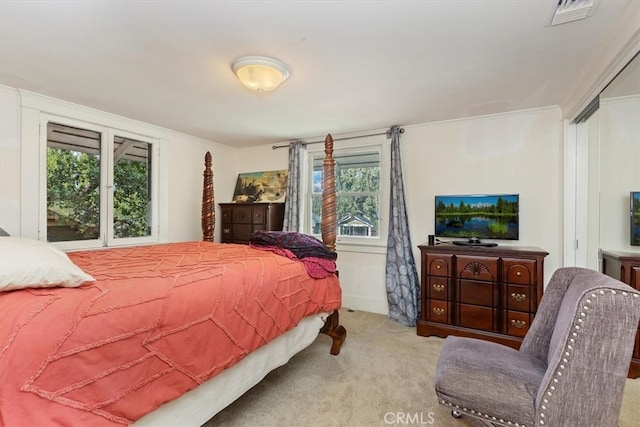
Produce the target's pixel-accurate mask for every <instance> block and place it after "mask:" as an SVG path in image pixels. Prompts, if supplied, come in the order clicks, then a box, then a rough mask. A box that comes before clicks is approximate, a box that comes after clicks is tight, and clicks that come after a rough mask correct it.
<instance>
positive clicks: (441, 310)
mask: <svg viewBox="0 0 640 427" xmlns="http://www.w3.org/2000/svg"><path fill="white" fill-rule="evenodd" d="M432 311H433V314H435V315H436V316H442V315H443V314H444V308H440V307H433V310H432Z"/></svg>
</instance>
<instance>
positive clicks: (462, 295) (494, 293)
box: [457, 279, 500, 307]
mask: <svg viewBox="0 0 640 427" xmlns="http://www.w3.org/2000/svg"><path fill="white" fill-rule="evenodd" d="M498 295H499V289H498V284H496V283H493V282H483V281H475V280H463V279H460V280H459V281H458V292H457V300H458V302H460V303H462V304H473V305H483V306H486V307H497V306H498V305H499V303H500V299H499V297H498Z"/></svg>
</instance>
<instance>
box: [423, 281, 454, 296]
mask: <svg viewBox="0 0 640 427" xmlns="http://www.w3.org/2000/svg"><path fill="white" fill-rule="evenodd" d="M426 291H427V295H426V297H427V298H433V299H439V300H450V299H452V297H453V296H452V295H451V291H452V289H451V279H450V278H448V277H440V276H427V287H426Z"/></svg>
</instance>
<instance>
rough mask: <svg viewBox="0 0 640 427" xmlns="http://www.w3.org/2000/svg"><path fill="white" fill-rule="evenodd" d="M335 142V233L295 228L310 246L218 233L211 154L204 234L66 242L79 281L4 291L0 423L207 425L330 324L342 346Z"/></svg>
mask: <svg viewBox="0 0 640 427" xmlns="http://www.w3.org/2000/svg"><path fill="white" fill-rule="evenodd" d="M332 151H333V140H332V138H331V135H327V138H326V140H325V154H326V158H325V164H324V169H325V170H324V177H325V178H324V179H325V180H324V190H323V191H324V192H323V215H322V234H323V241H324V245H319V244H315V243H314V242H313V239H307V237H308V236H297V235H296V236H295V237H301V238H302V240H304V241H308V242H307V243H310V246H309V247H305V250H307V249H309V248H311V250H312V251H314V252H312V254H313V256H308V257H306V258H305V256H303V255H300V253H299V252H296V250H295V249H299V248H298V247H296V248H295V249H294V248H292V247H288V248H286V249H283V248H282V247H277V248H273V247H269V246H267V245H264V246H262V247H260V245H259V244H256V245H251V246H248V245H235V244H216V243H214V242H213V224H214V219H215V213H214V206H215V205H214V198H213V183H212V176H213V173H212V171H211V157H210V154H209V153H207V156H206V157H205V171H204V185H203V197H202V199H203V207H202V229H203V240H202V241H199V242H179V243H168V244H157V245H146V246H137V247H128V248H109V249H103V250H93V251H79V252H73V253H69V254H68V259H70V260H71V261H73V263H72V267H69V268H73V267H75V268H76V269H77V270H78V271H77V272H76V273H77V277H75V279H76V280H75V282H73V283H74V285H73V286H71V285H69V287H42V288H33V287H29V288H26V289H15V290H11V291H9V292H0V383H1V384H2V387H0V425H6V426H14V425H20V426H21V425H51V424H62V425H71V426H73V425H82V426H86V425H92V426H101V425H104V426H115V425H123V424H124V425H128V424H132V423H134V424H135V425H136V426H146V425H181V426H186V425H192V426H199V425H202V424H203V423H204V422H206V421H207V420H208V419H210V418H211V417H212V416H213V415H215V414H216V413H217V412H219V411H220V410H222V409H223V408H224V407H226V406H227V405H228V404H230V403H231V402H233V401H234V400H235V399H237V398H238V397H239V396H240V395H242V394H243V393H244V392H245V391H247V390H248V389H249V388H251V387H252V386H253V385H255V384H256V383H257V382H259V381H260V380H261V379H262V378H264V376H266V375H267V373H268V372H270V371H271V370H273V369H275V368H276V367H278V366H281V365H283V364H285V363H286V362H287V361H288V360H289V359H290V358H291V357H292V356H293V355H295V354H296V353H297V352H299V351H301V350H302V349H304V348H305V347H306V346H308V345H309V344H311V342H313V341H314V340H315V339H316V337H317V336H318V333H319V332H321V333H324V334H326V335H328V336H329V337H331V339H332V341H331V349H330V353H331V354H334V355H335V354H338V353H339V352H340V346H341V344H342V343H343V342H344V340H345V337H346V331H345V329H344V328H343V327H342V326H340V324H339V318H338V309H339V308H340V305H341V290H340V285H339V281H338V278H337V274H336V273H335V272H333V271H332V270H331V268H326V269H324V270H323V269H318V265H320V266H327V265H329V264H330V263H326V260H327V259H330V258H332V255H333V259H335V253H333V252H334V251H335V223H336V208H335V183H334V181H333V176H334V174H333V167H334V166H333V165H334V162H333V158H332ZM293 234H297V233H293ZM269 237H272V236H269ZM3 239H13V238H6V237H3ZM16 239H17V238H16ZM30 244H32V243H31V242H30ZM29 250H30V251H31V249H29ZM33 250H34V251H35V250H36V249H33ZM37 250H40V249H39V248H38V249H37ZM323 251H325V252H327V253H325V255H327V256H326V257H322V254H323V253H324V252H323ZM283 252H284V255H285V256H283ZM28 253H29V254H33V253H34V252H28ZM3 254H4V253H3ZM296 255H300V256H296ZM316 255H317V256H318V257H319V258H317V257H316ZM3 256H4V255H3ZM30 256H31V255H30ZM37 259H40V257H37ZM43 259H44V258H43ZM323 260H324V261H323ZM311 267H314V268H311ZM82 274H85V276H82ZM87 274H88V275H89V276H86V275H87ZM53 275H54V274H53V273H51V274H50V276H53ZM91 279H95V281H92V280H91ZM51 280H53V281H54V282H55V279H51ZM78 284H81V285H80V286H78ZM141 284H144V286H141ZM204 296H206V298H205V297H204Z"/></svg>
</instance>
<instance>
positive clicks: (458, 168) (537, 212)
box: [401, 107, 563, 284]
mask: <svg viewBox="0 0 640 427" xmlns="http://www.w3.org/2000/svg"><path fill="white" fill-rule="evenodd" d="M561 117H562V116H561V111H560V109H559V108H556V107H554V108H545V109H539V110H529V111H520V112H512V113H509V114H502V115H494V116H486V117H478V118H469V119H464V120H455V121H450V122H442V123H433V124H429V125H423V126H414V127H409V128H406V130H405V133H404V135H403V137H402V139H401V146H402V149H403V151H402V159H403V160H402V161H403V167H404V174H405V175H404V176H405V187H406V192H407V204H408V213H409V223H410V224H409V225H410V229H411V239H412V242H413V244H414V245H417V244H420V243H424V242H425V241H426V238H427V235H428V234H433V232H434V196H435V195H436V194H473V193H480V194H492V193H518V194H519V195H520V239H519V240H518V241H503V242H499V244H500V245H519V246H535V247H540V248H542V249H544V250H545V251H547V252H549V256H548V257H547V258H546V259H545V280H544V281H545V284H546V282H548V280H549V278H550V276H551V273H552V272H553V271H554V270H555V269H557V268H558V267H560V266H561V265H562V247H563V242H562V167H563V166H562V139H561V133H562V125H561ZM414 254H415V256H416V260H419V258H418V255H419V251H418V250H417V249H415V250H414Z"/></svg>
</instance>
